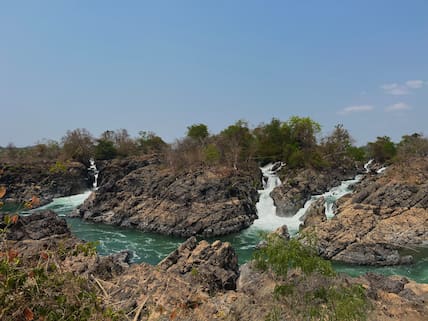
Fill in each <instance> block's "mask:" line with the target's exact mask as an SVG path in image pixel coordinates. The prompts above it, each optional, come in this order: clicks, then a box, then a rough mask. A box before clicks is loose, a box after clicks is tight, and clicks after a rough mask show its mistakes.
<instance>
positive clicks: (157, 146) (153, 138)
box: [137, 131, 168, 154]
mask: <svg viewBox="0 0 428 321" xmlns="http://www.w3.org/2000/svg"><path fill="white" fill-rule="evenodd" d="M139 134H140V137H139V138H137V144H138V148H139V149H140V150H141V151H142V152H143V153H145V154H147V153H160V152H163V151H164V150H165V148H166V147H167V146H168V145H167V143H165V142H164V141H163V139H162V138H161V137H159V136H157V135H156V134H155V133H154V132H151V131H148V132H147V131H140V132H139Z"/></svg>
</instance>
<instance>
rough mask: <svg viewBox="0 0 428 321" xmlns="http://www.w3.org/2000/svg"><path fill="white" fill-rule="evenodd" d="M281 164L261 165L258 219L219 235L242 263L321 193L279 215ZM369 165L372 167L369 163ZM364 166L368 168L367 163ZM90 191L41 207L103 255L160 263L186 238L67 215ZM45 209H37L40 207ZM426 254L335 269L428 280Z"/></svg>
mask: <svg viewBox="0 0 428 321" xmlns="http://www.w3.org/2000/svg"><path fill="white" fill-rule="evenodd" d="M93 166H95V163H94V164H92V163H91V167H92V168H94V167H93ZM279 166H284V164H281V163H277V164H269V165H267V166H264V167H263V168H261V171H262V173H263V187H264V189H263V190H261V191H259V193H260V201H259V203H258V204H257V211H258V215H259V219H257V220H256V221H255V222H254V224H253V225H252V226H251V227H250V228H248V229H246V230H244V231H242V232H240V233H237V234H233V235H228V236H224V237H221V238H220V239H221V240H222V241H228V242H230V243H231V244H232V246H233V247H234V248H235V250H236V251H237V253H238V257H239V263H240V264H242V263H245V262H247V261H248V260H250V259H251V257H252V253H253V251H254V246H255V245H256V244H258V243H259V241H260V238H259V234H258V232H259V231H260V230H264V231H272V230H274V229H275V228H277V227H280V226H282V225H284V224H285V225H287V226H288V229H289V231H290V233H291V234H295V233H297V232H298V228H299V225H300V224H301V223H302V222H301V220H300V218H301V217H302V216H303V215H304V214H305V212H306V211H307V209H308V208H309V206H310V205H311V204H312V203H313V202H314V201H315V200H316V199H317V198H319V197H320V196H321V195H318V196H313V197H312V198H311V199H310V200H309V201H307V202H306V204H305V206H304V207H303V208H301V209H300V210H299V211H298V212H297V213H296V214H295V215H294V216H293V217H279V216H277V215H276V208H275V206H274V202H273V199H272V198H271V197H270V195H269V194H270V193H271V192H272V190H273V189H274V188H275V187H277V186H279V185H281V181H280V179H279V177H278V176H277V174H276V172H277V171H278V168H279ZM367 166H370V164H369V165H367ZM365 168H366V170H367V167H366V166H365ZM94 176H95V172H94ZM357 178H358V176H357V177H356V178H355V179H354V180H350V181H345V182H342V184H341V185H340V188H339V187H336V188H337V189H339V190H340V191H342V190H346V188H348V189H349V187H350V185H351V184H353V183H355V182H357V181H358V180H360V179H361V177H360V178H358V180H356V179H357ZM94 183H95V184H94V188H96V187H97V186H96V183H97V181H96V180H95V182H94ZM345 187H346V188H345ZM334 191H336V192H334ZM329 192H331V194H332V195H331V196H334V198H333V197H332V198H331V201H332V202H334V200H335V199H337V198H339V196H340V195H341V193H339V191H338V190H335V188H333V189H332V190H330V191H329ZM329 192H327V193H329ZM333 192H334V193H333ZM349 192H350V191H349ZM91 193H92V191H87V192H85V193H82V194H79V195H73V196H68V197H60V198H56V199H54V200H53V202H52V203H50V204H48V205H45V206H44V207H42V208H44V209H52V210H54V211H56V212H57V213H58V215H59V216H63V217H66V219H67V221H68V224H69V226H70V228H71V231H72V233H73V234H74V235H76V236H77V237H78V238H81V239H84V240H87V241H99V246H98V251H99V253H100V254H101V255H107V254H111V253H115V252H119V251H122V250H126V249H128V250H130V251H131V252H132V253H133V255H134V257H133V261H134V262H147V263H150V264H157V263H158V262H159V261H160V260H161V259H163V258H164V257H165V256H166V255H168V254H169V253H170V252H171V251H173V250H174V249H176V248H177V246H178V245H179V244H180V243H181V242H182V241H184V240H182V239H177V238H172V237H169V236H164V235H158V234H152V233H146V232H141V231H137V230H132V229H125V228H120V227H117V226H110V225H104V224H101V223H92V222H88V221H85V220H81V219H78V218H67V214H69V213H70V212H71V211H72V210H73V209H74V208H76V207H77V206H78V205H80V204H81V203H83V201H84V200H85V199H86V198H87V197H89V195H90V194H91ZM327 193H325V194H324V195H326V194H327ZM342 195H344V194H342ZM42 208H38V210H40V209H42ZM215 239H217V238H215ZM215 239H212V240H210V241H214V240H215ZM424 253H425V254H424ZM424 253H421V257H423V259H421V260H418V261H417V263H416V264H414V265H412V266H411V267H409V266H394V267H385V268H373V267H364V266H363V267H360V266H346V265H345V266H340V267H336V268H337V269H339V271H342V272H346V273H348V274H351V275H360V274H363V273H365V272H368V271H375V272H379V273H383V274H387V275H391V274H399V275H404V276H407V277H410V278H413V279H415V280H417V281H419V282H425V283H427V282H428V274H427V271H428V268H427V267H428V265H427V264H428V259H427V258H426V257H427V253H426V252H424ZM424 255H425V256H424Z"/></svg>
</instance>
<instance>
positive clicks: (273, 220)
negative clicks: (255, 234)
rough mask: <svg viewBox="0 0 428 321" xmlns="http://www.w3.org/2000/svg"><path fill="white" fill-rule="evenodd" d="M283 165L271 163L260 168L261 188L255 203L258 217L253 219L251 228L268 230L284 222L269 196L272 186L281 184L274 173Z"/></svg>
mask: <svg viewBox="0 0 428 321" xmlns="http://www.w3.org/2000/svg"><path fill="white" fill-rule="evenodd" d="M283 166H285V164H284V163H273V164H268V165H266V166H264V167H261V168H260V170H261V171H262V174H263V182H262V183H263V189H262V190H259V195H260V197H259V201H258V202H257V204H256V209H257V215H258V216H259V218H258V219H257V220H255V221H254V223H253V225H252V228H253V229H254V228H255V229H259V230H265V231H270V230H273V229H275V228H276V227H280V226H282V225H284V224H285V223H284V221H283V218H282V217H279V216H277V215H276V206H275V204H274V202H273V199H272V197H271V196H270V193H271V192H272V191H273V190H274V188H275V187H278V186H280V185H281V180H280V179H279V177H278V175H277V174H276V173H277V172H278V171H279V170H280V169H281V168H282V167H283Z"/></svg>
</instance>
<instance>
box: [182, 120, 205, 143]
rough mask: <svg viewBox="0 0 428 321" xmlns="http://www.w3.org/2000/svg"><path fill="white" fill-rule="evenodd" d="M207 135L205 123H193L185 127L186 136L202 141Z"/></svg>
mask: <svg viewBox="0 0 428 321" xmlns="http://www.w3.org/2000/svg"><path fill="white" fill-rule="evenodd" d="M208 136H209V133H208V127H207V125H205V124H193V125H191V126H188V127H187V137H190V138H192V139H194V140H197V141H199V142H201V143H203V142H204V140H205V139H206V138H208Z"/></svg>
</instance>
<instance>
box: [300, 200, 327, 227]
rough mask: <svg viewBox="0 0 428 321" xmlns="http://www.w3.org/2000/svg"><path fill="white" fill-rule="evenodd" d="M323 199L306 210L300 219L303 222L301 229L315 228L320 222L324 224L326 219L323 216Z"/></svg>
mask: <svg viewBox="0 0 428 321" xmlns="http://www.w3.org/2000/svg"><path fill="white" fill-rule="evenodd" d="M324 203H325V199H324V197H320V198H319V199H317V200H316V201H315V202H314V203H312V204H311V206H310V207H309V208H308V210H307V211H306V213H305V214H304V215H303V216H302V217H301V219H300V220H301V221H303V227H309V226H317V225H318V224H320V223H321V222H325V221H326V220H327V217H326V216H325V207H324Z"/></svg>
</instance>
